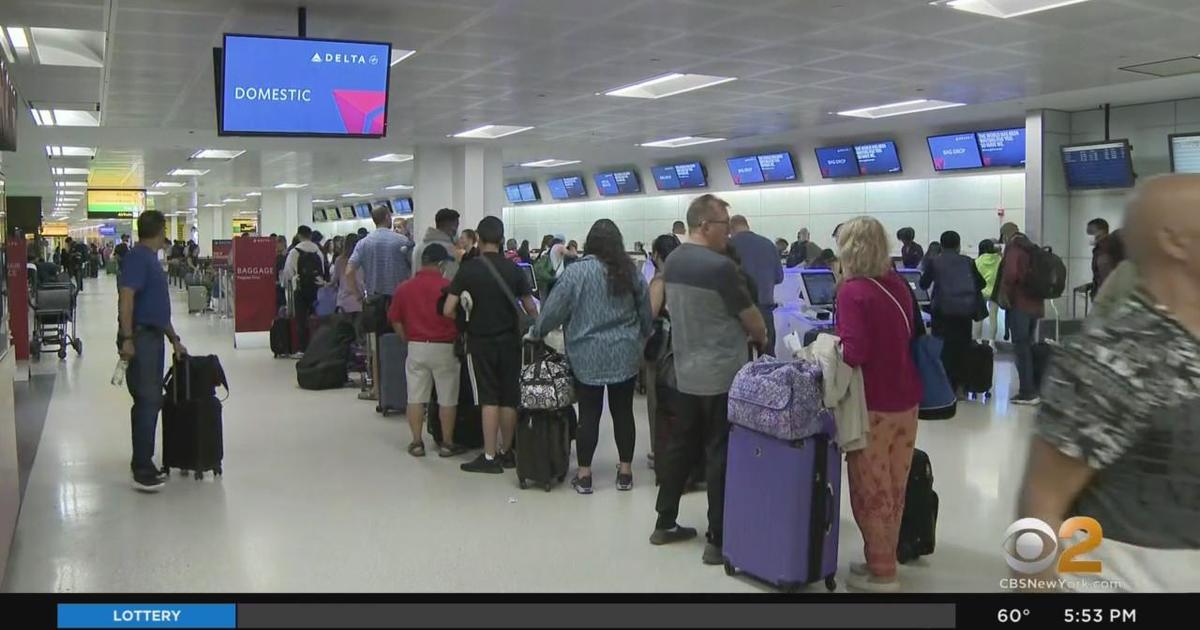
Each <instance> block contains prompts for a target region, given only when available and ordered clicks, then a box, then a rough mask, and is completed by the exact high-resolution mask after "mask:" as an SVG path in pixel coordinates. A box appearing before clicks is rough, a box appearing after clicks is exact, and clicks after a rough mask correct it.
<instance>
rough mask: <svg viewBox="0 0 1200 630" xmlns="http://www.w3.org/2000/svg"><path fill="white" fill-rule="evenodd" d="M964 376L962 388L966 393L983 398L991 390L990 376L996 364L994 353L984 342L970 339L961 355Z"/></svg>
mask: <svg viewBox="0 0 1200 630" xmlns="http://www.w3.org/2000/svg"><path fill="white" fill-rule="evenodd" d="M963 364H964V365H963V369H964V371H965V373H966V374H965V378H964V380H963V388H964V389H965V390H966V391H967V393H968V394H977V395H982V396H984V397H985V398H986V397H987V396H988V395H990V394H991V392H992V378H993V372H994V366H995V364H996V353H995V351H994V350H992V347H991V346H989V345H987V344H986V343H979V342H977V341H972V342H971V345H970V346H967V350H966V353H965V356H964V357H963Z"/></svg>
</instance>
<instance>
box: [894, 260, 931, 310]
mask: <svg viewBox="0 0 1200 630" xmlns="http://www.w3.org/2000/svg"><path fill="white" fill-rule="evenodd" d="M897 273H899V274H900V277H901V278H904V281H905V282H907V283H908V286H909V288H911V289H912V290H913V294H914V295H916V296H917V303H918V304H920V305H922V306H924V305H926V304H928V303H929V302H930V299H929V292H928V291H926V290H925V289H922V288H921V270H920V269H901V270H899V271H898V272H897Z"/></svg>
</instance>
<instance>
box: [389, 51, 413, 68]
mask: <svg viewBox="0 0 1200 630" xmlns="http://www.w3.org/2000/svg"><path fill="white" fill-rule="evenodd" d="M415 54H417V51H415V50H404V49H402V48H393V49H392V63H390V64H388V65H391V66H394V65H396V64H398V63H400V62H401V61H404V60H405V59H408V58H409V57H411V56H413V55H415Z"/></svg>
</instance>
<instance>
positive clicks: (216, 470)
mask: <svg viewBox="0 0 1200 630" xmlns="http://www.w3.org/2000/svg"><path fill="white" fill-rule="evenodd" d="M221 472H222V471H221V467H220V466H217V467H216V468H214V469H213V474H214V475H216V476H218V477H220V476H221Z"/></svg>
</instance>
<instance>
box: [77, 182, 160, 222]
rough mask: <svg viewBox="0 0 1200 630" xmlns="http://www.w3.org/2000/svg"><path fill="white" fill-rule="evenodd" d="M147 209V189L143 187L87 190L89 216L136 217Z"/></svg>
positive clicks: (107, 217) (99, 217)
mask: <svg viewBox="0 0 1200 630" xmlns="http://www.w3.org/2000/svg"><path fill="white" fill-rule="evenodd" d="M145 210H146V191H145V190H142V189H119V190H118V189H100V188H89V189H88V191H87V218H89V219H136V218H137V216H138V215H139V214H141V213H142V212H144V211H145Z"/></svg>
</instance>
